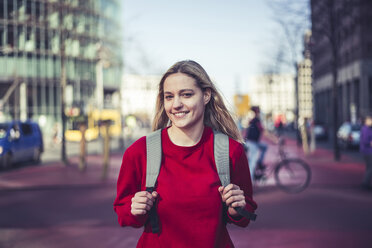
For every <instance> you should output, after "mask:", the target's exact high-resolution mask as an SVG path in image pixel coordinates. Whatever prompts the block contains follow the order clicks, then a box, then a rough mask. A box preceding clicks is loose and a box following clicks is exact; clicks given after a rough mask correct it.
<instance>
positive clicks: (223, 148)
mask: <svg viewBox="0 0 372 248" xmlns="http://www.w3.org/2000/svg"><path fill="white" fill-rule="evenodd" d="M213 132H214V160H215V161H216V167H217V172H218V176H219V177H220V180H221V184H222V186H224V187H226V186H227V185H229V184H230V161H229V137H228V136H227V135H226V134H223V133H220V132H218V131H213Z"/></svg>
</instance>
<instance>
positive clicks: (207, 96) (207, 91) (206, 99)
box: [204, 88, 212, 105]
mask: <svg viewBox="0 0 372 248" xmlns="http://www.w3.org/2000/svg"><path fill="white" fill-rule="evenodd" d="M211 95H212V92H211V89H210V88H206V89H205V90H204V105H207V104H208V103H209V101H210V100H211Z"/></svg>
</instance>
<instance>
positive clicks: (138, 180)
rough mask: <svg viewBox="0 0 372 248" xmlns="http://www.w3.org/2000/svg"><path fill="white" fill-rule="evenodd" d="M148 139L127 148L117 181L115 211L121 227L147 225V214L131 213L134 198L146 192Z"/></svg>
mask: <svg viewBox="0 0 372 248" xmlns="http://www.w3.org/2000/svg"><path fill="white" fill-rule="evenodd" d="M145 151H146V138H145V137H143V138H141V139H139V140H137V141H136V142H135V143H134V144H133V145H131V146H130V147H128V148H127V150H126V151H125V153H124V155H123V160H122V164H121V168H120V172H119V177H118V181H117V195H116V199H115V201H114V210H115V212H116V214H117V216H118V221H119V224H120V225H121V226H133V227H141V226H143V225H144V224H145V223H146V220H147V214H146V215H140V216H134V215H132V213H131V204H132V198H133V196H134V195H135V194H136V193H137V192H139V191H141V190H144V187H143V186H142V185H143V182H144V180H145V175H144V173H145V165H146V153H145Z"/></svg>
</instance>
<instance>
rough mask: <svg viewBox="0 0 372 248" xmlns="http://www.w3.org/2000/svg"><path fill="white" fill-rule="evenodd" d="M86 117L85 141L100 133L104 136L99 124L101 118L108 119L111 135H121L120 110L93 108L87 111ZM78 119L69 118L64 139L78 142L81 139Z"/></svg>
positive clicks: (95, 137) (93, 138)
mask: <svg viewBox="0 0 372 248" xmlns="http://www.w3.org/2000/svg"><path fill="white" fill-rule="evenodd" d="M86 118H87V120H86V121H87V122H86V123H87V129H86V131H85V139H86V140H87V141H91V140H95V139H97V138H98V137H99V135H100V134H101V136H102V137H104V135H105V134H104V130H103V127H100V126H99V124H100V122H101V121H103V120H109V121H110V127H109V134H110V136H111V137H118V136H120V135H121V132H122V131H121V115H120V111H118V110H115V109H103V110H101V111H99V110H93V111H91V112H89V114H88V116H87V117H86ZM79 128H80V121H79V119H78V118H71V119H70V122H69V123H68V125H67V130H66V132H65V137H66V140H68V141H76V142H79V141H80V140H81V132H80V129H79Z"/></svg>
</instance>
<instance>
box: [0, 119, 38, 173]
mask: <svg viewBox="0 0 372 248" xmlns="http://www.w3.org/2000/svg"><path fill="white" fill-rule="evenodd" d="M43 151H44V145H43V137H42V133H41V130H40V127H39V125H38V124H37V123H35V122H32V121H25V122H21V121H11V122H4V123H0V167H2V168H7V167H10V166H11V165H12V164H14V163H17V162H23V161H30V160H32V161H35V162H39V161H40V156H41V153H42V152H43Z"/></svg>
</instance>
